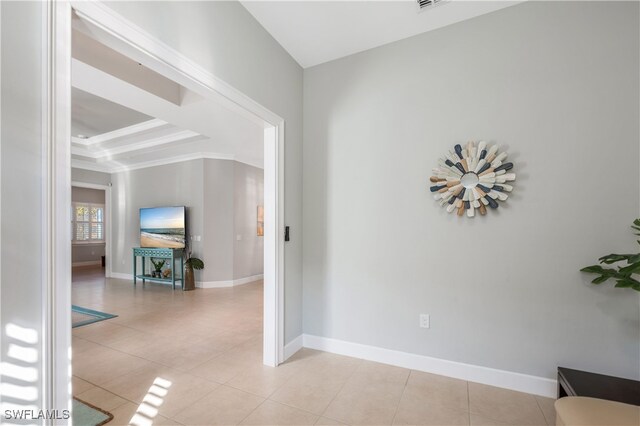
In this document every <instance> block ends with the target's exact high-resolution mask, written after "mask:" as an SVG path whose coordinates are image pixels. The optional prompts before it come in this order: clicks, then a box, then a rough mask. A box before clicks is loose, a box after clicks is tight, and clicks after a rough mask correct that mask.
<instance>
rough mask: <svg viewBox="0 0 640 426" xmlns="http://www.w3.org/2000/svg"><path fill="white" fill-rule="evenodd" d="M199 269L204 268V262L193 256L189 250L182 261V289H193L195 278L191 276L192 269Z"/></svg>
mask: <svg viewBox="0 0 640 426" xmlns="http://www.w3.org/2000/svg"><path fill="white" fill-rule="evenodd" d="M194 269H196V270H201V269H204V262H203V261H202V259H198V258H197V257H193V256H192V255H191V252H189V254H188V256H187V261H186V262H184V283H183V284H184V287H183V288H184V290H185V291H187V290H195V288H196V283H195V278H194V276H193V270H194Z"/></svg>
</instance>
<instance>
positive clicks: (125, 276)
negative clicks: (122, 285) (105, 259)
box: [109, 272, 133, 281]
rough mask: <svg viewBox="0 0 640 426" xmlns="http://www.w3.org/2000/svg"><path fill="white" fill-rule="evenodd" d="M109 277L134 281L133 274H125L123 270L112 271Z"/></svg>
mask: <svg viewBox="0 0 640 426" xmlns="http://www.w3.org/2000/svg"><path fill="white" fill-rule="evenodd" d="M109 275H110V276H109V278H116V279H119V280H128V281H133V275H131V274H123V273H122V272H111V274H109Z"/></svg>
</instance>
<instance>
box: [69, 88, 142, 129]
mask: <svg viewBox="0 0 640 426" xmlns="http://www.w3.org/2000/svg"><path fill="white" fill-rule="evenodd" d="M147 120H151V117H149V116H148V115H146V114H142V113H141V112H138V111H134V110H132V109H130V108H127V107H124V106H122V105H118V104H116V103H113V102H109V101H108V100H106V99H103V98H100V97H98V96H95V95H92V94H91V93H87V92H84V91H82V90H80V89H76V88H72V89H71V136H75V137H78V135H84V136H88V137H91V136H96V135H99V134H102V133H107V132H111V131H113V130H116V129H121V128H123V127H128V126H131V125H133V124H138V123H142V122H143V121H147Z"/></svg>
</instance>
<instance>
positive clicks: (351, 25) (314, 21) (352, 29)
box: [241, 0, 522, 68]
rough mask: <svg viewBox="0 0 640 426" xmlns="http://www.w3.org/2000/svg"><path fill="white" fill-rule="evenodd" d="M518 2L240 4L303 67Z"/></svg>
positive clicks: (411, 0)
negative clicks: (419, 9)
mask: <svg viewBox="0 0 640 426" xmlns="http://www.w3.org/2000/svg"><path fill="white" fill-rule="evenodd" d="M521 1H522V0H518V1H483V0H475V1H461V0H450V1H446V2H442V3H439V4H437V5H436V6H433V7H428V8H426V9H424V10H423V11H421V12H418V6H417V4H416V1H415V0H396V1H248V0H241V2H242V4H243V5H244V7H245V8H246V9H247V10H248V11H249V12H250V13H251V14H252V15H253V16H254V17H255V18H256V19H257V20H258V22H260V24H262V26H263V27H264V28H265V29H266V30H267V31H268V32H269V33H270V34H271V35H272V36H273V37H274V38H275V39H276V40H277V41H278V42H279V43H280V44H281V45H282V46H283V47H284V48H285V49H286V50H287V52H289V54H290V55H291V56H293V58H294V59H295V60H296V61H297V62H298V63H299V64H300V65H301V66H302V67H303V68H308V67H312V66H314V65H318V64H321V63H323V62H328V61H332V60H334V59H338V58H342V57H344V56H348V55H352V54H354V53H357V52H362V51H364V50H367V49H371V48H374V47H378V46H382V45H384V44H387V43H391V42H394V41H397V40H402V39H404V38H407V37H411V36H414V35H417V34H421V33H424V32H426V31H431V30H434V29H437V28H441V27H444V26H446V25H451V24H454V23H456V22H460V21H464V20H466V19H470V18H474V17H476V16H480V15H483V14H485V13H489V12H493V11H496V10H499V9H502V8H505V7H508V6H511V5H514V4H517V3H520V2H521Z"/></svg>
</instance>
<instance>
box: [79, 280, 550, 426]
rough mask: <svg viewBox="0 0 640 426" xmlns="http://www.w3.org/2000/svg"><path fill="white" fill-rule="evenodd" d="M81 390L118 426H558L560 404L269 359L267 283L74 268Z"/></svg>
mask: <svg viewBox="0 0 640 426" xmlns="http://www.w3.org/2000/svg"><path fill="white" fill-rule="evenodd" d="M73 277H74V282H73V303H74V304H76V305H80V306H83V307H85V308H89V309H96V310H99V311H103V312H108V313H112V314H117V315H118V317H117V318H114V319H111V320H107V321H102V322H99V323H95V324H92V325H88V326H84V327H80V328H77V329H74V330H73V393H74V395H76V396H77V397H79V398H80V399H83V400H85V401H87V402H89V403H92V404H94V405H96V406H98V407H101V408H104V409H105V410H108V411H110V412H111V413H112V414H113V415H114V420H113V421H112V422H111V423H109V424H110V425H126V424H129V423H132V424H137V425H148V424H157V425H214V424H250V425H272V424H282V425H311V424H318V425H339V424H353V425H390V424H398V425H400V424H413V425H418V424H420V425H553V424H555V413H554V410H553V400H551V399H548V398H541V397H537V396H534V395H529V394H525V393H520V392H513V391H508V390H504V389H499V388H495V387H491V386H486V385H480V384H476V383H468V382H466V381H462V380H456V379H451V378H447V377H442V376H437V375H433V374H427V373H423V372H418V371H412V370H407V369H404V368H399V367H393V366H389V365H383V364H377V363H374V362H369V361H364V360H359V359H355V358H349V357H345V356H339V355H334V354H329V353H325V352H319V351H314V350H309V349H303V350H301V351H299V352H298V353H297V354H295V355H294V356H293V357H292V358H291V359H289V360H288V361H287V362H286V363H285V364H283V365H281V366H280V367H278V368H269V367H265V366H263V365H262V363H261V359H262V282H260V281H257V282H254V283H250V284H246V285H243V286H239V287H234V288H225V289H208V290H196V291H192V292H182V291H175V292H174V291H172V290H171V288H170V287H167V286H161V285H157V284H155V285H154V284H151V285H147V286H146V288H144V289H143V288H142V286H141V285H138V287H137V288H134V287H133V286H132V285H131V283H130V282H128V281H124V280H117V279H108V280H105V279H104V277H103V273H102V269H100V268H76V269H74V274H73Z"/></svg>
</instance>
